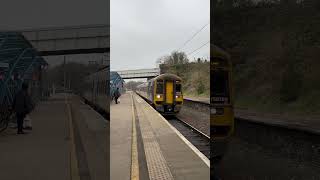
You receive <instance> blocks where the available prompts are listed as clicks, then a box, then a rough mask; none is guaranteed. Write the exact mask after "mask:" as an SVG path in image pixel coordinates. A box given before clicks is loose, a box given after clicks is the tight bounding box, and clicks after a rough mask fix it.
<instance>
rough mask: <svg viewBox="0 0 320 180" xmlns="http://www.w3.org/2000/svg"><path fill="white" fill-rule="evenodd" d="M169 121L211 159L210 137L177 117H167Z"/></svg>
mask: <svg viewBox="0 0 320 180" xmlns="http://www.w3.org/2000/svg"><path fill="white" fill-rule="evenodd" d="M165 118H166V119H167V120H168V122H169V123H170V124H171V125H172V126H173V127H175V128H176V129H177V130H178V131H179V132H180V133H181V134H182V135H183V136H184V137H185V138H186V139H187V140H188V141H190V142H191V143H192V144H193V145H194V146H195V147H196V148H197V149H198V150H199V151H200V152H201V153H202V154H204V155H205V156H206V157H207V158H208V159H210V137H209V136H207V135H205V134H204V133H202V132H201V131H199V130H198V129H196V128H195V127H193V126H191V125H189V124H188V123H186V122H184V121H182V120H180V119H178V118H176V117H165Z"/></svg>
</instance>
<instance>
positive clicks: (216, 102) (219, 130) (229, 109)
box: [210, 45, 234, 161]
mask: <svg viewBox="0 0 320 180" xmlns="http://www.w3.org/2000/svg"><path fill="white" fill-rule="evenodd" d="M210 49H211V50H210V51H211V53H210V56H211V59H210V104H211V107H210V134H211V140H212V142H213V144H212V145H213V148H212V150H213V151H212V152H213V160H214V161H215V159H216V161H220V160H221V158H222V157H223V155H224V153H225V152H226V150H227V146H228V141H229V139H230V137H231V136H232V134H233V132H234V110H233V108H234V105H233V104H234V103H233V84H232V64H231V60H230V55H229V54H228V53H226V52H225V51H223V50H222V49H220V48H218V47H217V46H215V45H211V48H210Z"/></svg>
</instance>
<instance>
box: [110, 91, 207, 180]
mask: <svg viewBox="0 0 320 180" xmlns="http://www.w3.org/2000/svg"><path fill="white" fill-rule="evenodd" d="M120 98H121V103H120V104H114V103H112V104H111V179H113V178H115V177H121V176H122V177H124V178H125V179H130V169H131V155H132V153H131V152H132V150H133V149H131V147H132V146H131V145H132V144H131V143H132V141H131V140H132V137H133V136H132V121H133V120H135V122H136V124H137V125H136V130H137V136H136V138H137V141H138V145H137V146H138V156H139V167H140V169H139V172H140V174H139V175H140V177H143V176H147V177H149V179H150V180H158V179H175V180H189V179H190V180H197V179H199V180H200V179H201V180H206V179H210V167H209V166H208V165H207V164H206V163H205V162H204V160H203V159H201V158H200V156H199V155H198V154H196V153H195V152H194V151H193V150H192V149H191V148H190V146H188V145H187V143H186V142H185V141H183V139H182V138H181V137H179V135H178V134H177V133H176V132H175V131H174V129H173V127H170V124H169V123H168V122H166V120H165V119H164V118H163V117H162V116H161V115H160V114H159V113H158V112H156V111H155V110H154V109H153V108H152V107H151V106H149V105H148V104H147V103H146V102H145V101H144V100H143V99H142V98H141V97H139V96H138V95H136V94H134V93H131V92H130V93H126V94H124V95H122V96H121V97H120ZM132 100H133V102H132ZM132 105H134V106H133V107H134V108H132ZM134 109H135V110H134ZM132 111H134V112H133V113H132ZM133 116H135V118H134V117H133ZM113 133H115V134H113ZM139 144H142V146H139ZM119 150H120V152H119ZM144 166H146V167H147V168H144ZM119 168H120V169H122V170H121V171H114V170H113V169H119ZM140 179H144V178H140Z"/></svg>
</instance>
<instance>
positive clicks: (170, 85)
mask: <svg viewBox="0 0 320 180" xmlns="http://www.w3.org/2000/svg"><path fill="white" fill-rule="evenodd" d="M166 101H167V102H166V103H167V104H172V103H173V82H172V81H166Z"/></svg>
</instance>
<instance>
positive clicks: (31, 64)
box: [0, 32, 48, 80]
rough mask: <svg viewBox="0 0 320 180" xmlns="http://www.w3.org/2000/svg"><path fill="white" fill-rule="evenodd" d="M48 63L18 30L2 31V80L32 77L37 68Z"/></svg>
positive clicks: (0, 41) (0, 65)
mask: <svg viewBox="0 0 320 180" xmlns="http://www.w3.org/2000/svg"><path fill="white" fill-rule="evenodd" d="M47 65H48V64H47V62H46V61H45V60H44V59H43V58H42V57H41V56H39V55H38V52H37V50H36V49H34V48H33V47H32V45H31V43H30V42H29V41H28V40H27V39H25V37H24V36H23V35H22V34H20V33H17V32H0V80H6V79H8V78H11V79H12V78H20V79H24V80H28V79H31V78H32V73H33V72H34V70H35V69H38V68H44V67H46V66H47Z"/></svg>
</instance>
